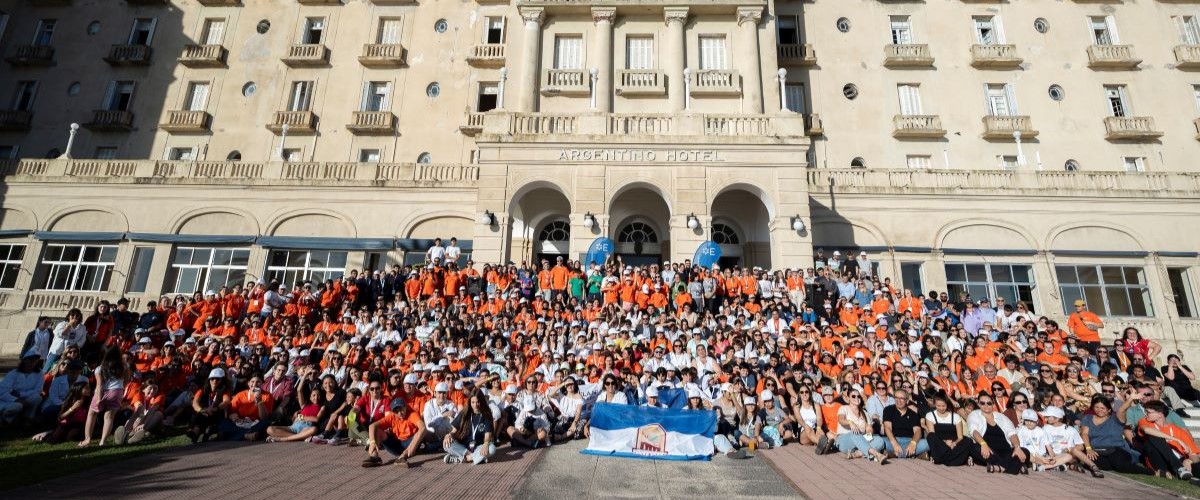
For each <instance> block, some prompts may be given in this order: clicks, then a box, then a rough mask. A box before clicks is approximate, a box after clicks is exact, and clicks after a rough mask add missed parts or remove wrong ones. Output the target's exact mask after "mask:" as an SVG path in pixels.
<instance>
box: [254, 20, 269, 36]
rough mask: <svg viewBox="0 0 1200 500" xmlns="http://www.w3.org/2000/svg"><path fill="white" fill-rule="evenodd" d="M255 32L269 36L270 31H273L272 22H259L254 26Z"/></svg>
mask: <svg viewBox="0 0 1200 500" xmlns="http://www.w3.org/2000/svg"><path fill="white" fill-rule="evenodd" d="M254 30H255V31H257V32H258V34H260V35H265V34H267V32H268V31H271V21H268V20H266V19H263V20H262V21H259V22H258V24H257V25H255V26H254Z"/></svg>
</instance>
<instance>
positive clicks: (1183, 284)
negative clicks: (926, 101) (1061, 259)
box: [0, 252, 1196, 318]
mask: <svg viewBox="0 0 1200 500" xmlns="http://www.w3.org/2000/svg"><path fill="white" fill-rule="evenodd" d="M0 255H2V252H0ZM1167 281H1168V282H1170V284H1171V298H1172V300H1174V302H1175V312H1177V313H1179V317H1180V318H1195V317H1196V291H1195V289H1193V288H1192V280H1191V279H1189V278H1188V270H1187V268H1186V267H1168V268H1167ZM0 286H3V284H2V283H0Z"/></svg>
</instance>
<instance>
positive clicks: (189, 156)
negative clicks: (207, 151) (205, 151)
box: [167, 148, 196, 161]
mask: <svg viewBox="0 0 1200 500" xmlns="http://www.w3.org/2000/svg"><path fill="white" fill-rule="evenodd" d="M167 159H168V160H171V161H195V160H196V148H171V149H170V150H169V151H168V152H167Z"/></svg>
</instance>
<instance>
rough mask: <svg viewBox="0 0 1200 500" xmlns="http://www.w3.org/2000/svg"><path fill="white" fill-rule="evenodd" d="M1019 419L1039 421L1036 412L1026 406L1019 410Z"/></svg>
mask: <svg viewBox="0 0 1200 500" xmlns="http://www.w3.org/2000/svg"><path fill="white" fill-rule="evenodd" d="M1021 420H1031V421H1034V422H1037V421H1039V419H1038V416H1037V412H1036V411H1033V410H1031V409H1029V408H1026V409H1025V410H1024V411H1022V412H1021Z"/></svg>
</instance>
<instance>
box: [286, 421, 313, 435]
mask: <svg viewBox="0 0 1200 500" xmlns="http://www.w3.org/2000/svg"><path fill="white" fill-rule="evenodd" d="M312 426H313V424H312V422H309V421H307V420H297V421H295V422H292V425H291V426H290V427H288V430H289V431H292V434H299V433H301V432H304V429H308V428H310V427H312Z"/></svg>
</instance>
